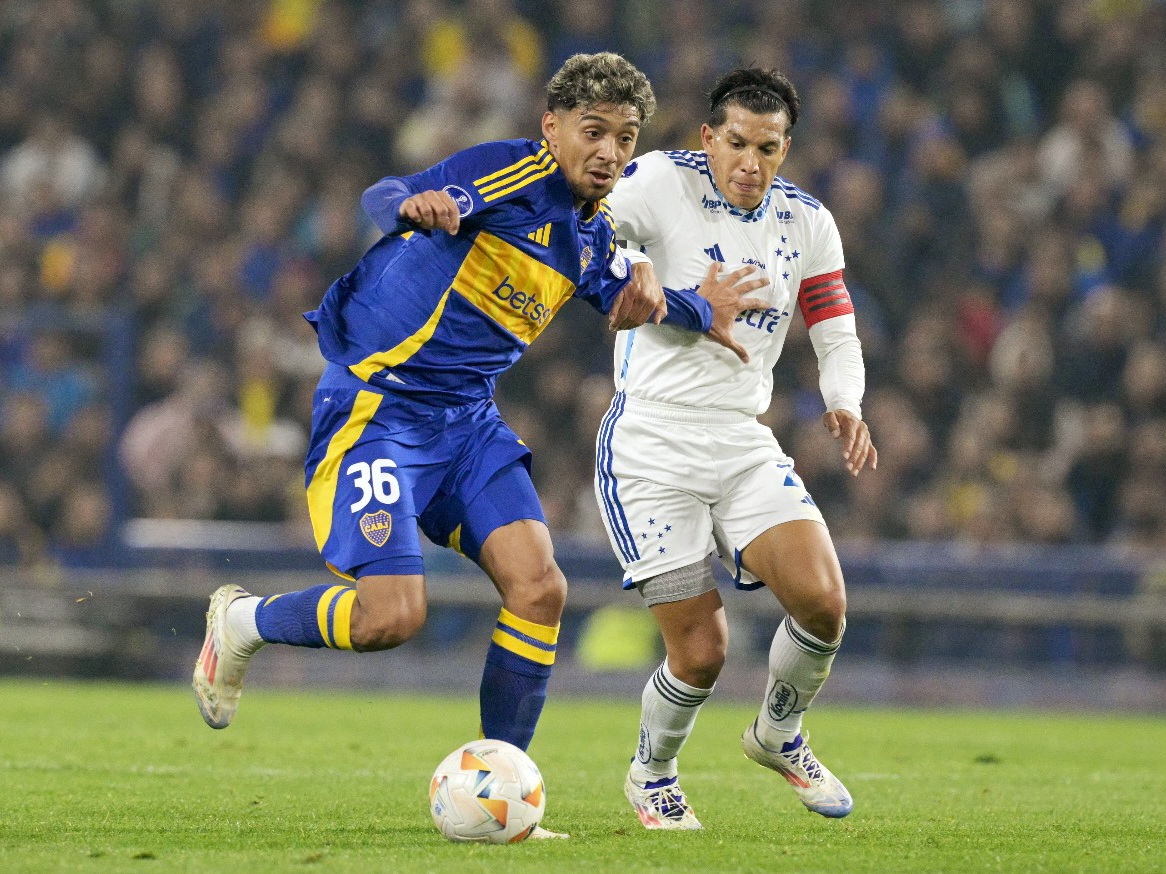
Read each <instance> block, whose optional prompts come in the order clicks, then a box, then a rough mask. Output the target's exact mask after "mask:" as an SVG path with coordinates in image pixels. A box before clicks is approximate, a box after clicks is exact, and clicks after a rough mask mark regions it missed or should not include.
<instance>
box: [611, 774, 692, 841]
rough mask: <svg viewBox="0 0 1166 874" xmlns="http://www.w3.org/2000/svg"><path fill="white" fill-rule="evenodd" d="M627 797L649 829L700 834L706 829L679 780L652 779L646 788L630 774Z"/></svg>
mask: <svg viewBox="0 0 1166 874" xmlns="http://www.w3.org/2000/svg"><path fill="white" fill-rule="evenodd" d="M623 794H624V795H626V796H627V799H628V801H630V802H631V804H632V807H634V808H635V810H636V815H637V816H639V818H640V822H642V823H643V824H644V828H647V829H668V830H685V831H696V830H697V829H700V828H704V826H702V825H701V824H700V820H699V819H697V818H696V814H695V813H693V812H692V808H691V807H689V806H688V799H687V798H685V797H684V793H683V792H682V791H681V789H680V783H679V778H678V777H664V778H662V779H660V780H649V781H648V782H647V783H645V784H643V785H642V786H641V785H640V784H639V783H637V782H636V781H635V780H633V779H632V775H631V774H630V773H629V774H628V776H627V779H626V780H624V784H623Z"/></svg>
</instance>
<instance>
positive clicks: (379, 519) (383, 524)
mask: <svg viewBox="0 0 1166 874" xmlns="http://www.w3.org/2000/svg"><path fill="white" fill-rule="evenodd" d="M360 530H361V532H363V534H364V536H365V537H366V538H368V542H369V543H371V544H372V545H373V546H384V545H385V544H386V543H388V540H389V535H390V534H391V533H392V531H393V517H392V516H390V515H389V514H388V513H386V512H385V511H384V510H377V511H376V512H375V513H365V514H364V515H363V516H361V517H360Z"/></svg>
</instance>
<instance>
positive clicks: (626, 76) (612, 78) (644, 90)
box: [547, 52, 656, 124]
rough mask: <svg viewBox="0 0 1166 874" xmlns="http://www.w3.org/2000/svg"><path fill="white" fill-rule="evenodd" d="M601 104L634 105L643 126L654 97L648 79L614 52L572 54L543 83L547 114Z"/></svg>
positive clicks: (646, 121) (654, 107)
mask: <svg viewBox="0 0 1166 874" xmlns="http://www.w3.org/2000/svg"><path fill="white" fill-rule="evenodd" d="M601 103H613V104H615V105H616V106H634V107H635V108H636V112H637V113H638V114H639V116H640V124H647V123H648V119H650V118H651V117H652V113H654V112H655V111H656V95H655V94H653V93H652V84H651V83H650V82H649V81H648V77H647V76H645V75H644V74H643V73H641V72H640V71H639V70H638V69H637V68H636V67H635V65H634V64H632V62H631V61H629V60H627V59H626V58H624V57H622V56H621V55H617V54H616V53H615V52H599V53H597V54H594V55H583V54H579V55H572V56H571V57H569V58H567V60H566V61H565V62H564V63H563V66H561V67H560V68H559V71H558V72H557V73H555V75H554V76H552V77H551V81H549V82H548V83H547V109H549V110H550V111H551V112H554V111H555V110H558V109H574V108H576V107H578V106H582V107H585V108H589V107H592V106H598V105H599V104H601Z"/></svg>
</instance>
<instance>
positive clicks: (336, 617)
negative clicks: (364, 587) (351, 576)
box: [332, 589, 356, 649]
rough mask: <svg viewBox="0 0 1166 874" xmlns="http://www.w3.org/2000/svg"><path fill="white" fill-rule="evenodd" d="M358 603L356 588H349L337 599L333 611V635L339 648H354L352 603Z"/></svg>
mask: <svg viewBox="0 0 1166 874" xmlns="http://www.w3.org/2000/svg"><path fill="white" fill-rule="evenodd" d="M355 603H356V589H348V590H347V591H345V592H344V594H342V595H341V596H340V597H339V598H337V599H336V609H335V610H333V611H332V636H333V637H334V638H335V640H336V648H337V649H352V605H353V604H355Z"/></svg>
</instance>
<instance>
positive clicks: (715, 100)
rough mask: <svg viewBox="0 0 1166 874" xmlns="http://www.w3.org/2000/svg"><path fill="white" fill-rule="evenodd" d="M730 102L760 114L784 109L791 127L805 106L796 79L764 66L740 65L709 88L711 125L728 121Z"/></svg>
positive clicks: (716, 125) (719, 124)
mask: <svg viewBox="0 0 1166 874" xmlns="http://www.w3.org/2000/svg"><path fill="white" fill-rule="evenodd" d="M731 104H735V105H737V106H740V107H741V108H742V109H747V110H749V111H750V112H755V113H757V114H758V115H769V114H770V113H774V112H784V113H785V114H786V115H788V116H789V126H790V127H793V126H794V125H795V124H797V123H798V116H799V115H800V114H801V109H802V101H801V100H800V99H799V98H798V91H797V89H796V88H794V84H793V82H791V81H790V80H789V79H787V78H786V77H785V76H784V75H782V74H781V73H779V72H778V71H777V70H767V69H764V68H762V67H738V68H737V69H736V70H733V71H731V72H729V73H726V74H725V75H724V76H722V77H721V78H720V79H718V80H717V84H715V85H714V86H713V90H712V91H711V92H709V115H708V125H709V127H720V126H721V125H722V124H724V123H725V119H726V117H727V112H726V110H727V109H728V107H729V106H730V105H731Z"/></svg>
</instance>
